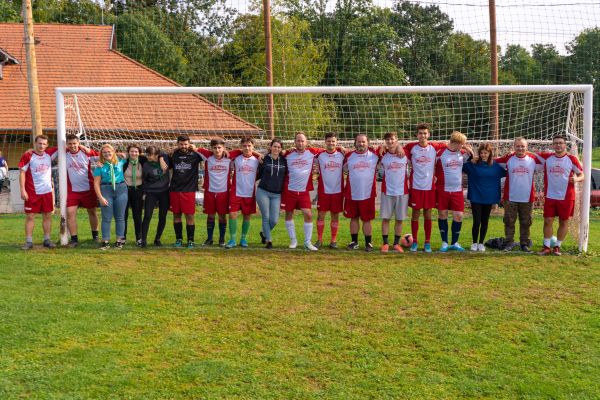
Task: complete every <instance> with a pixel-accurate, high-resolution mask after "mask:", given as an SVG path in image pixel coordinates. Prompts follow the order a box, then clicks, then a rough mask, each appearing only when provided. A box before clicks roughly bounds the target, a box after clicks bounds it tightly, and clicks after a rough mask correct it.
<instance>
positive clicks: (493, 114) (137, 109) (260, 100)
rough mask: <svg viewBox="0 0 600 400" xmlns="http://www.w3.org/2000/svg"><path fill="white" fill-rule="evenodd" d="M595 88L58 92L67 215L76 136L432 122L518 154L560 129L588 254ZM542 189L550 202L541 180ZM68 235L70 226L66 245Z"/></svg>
mask: <svg viewBox="0 0 600 400" xmlns="http://www.w3.org/2000/svg"><path fill="white" fill-rule="evenodd" d="M592 91H593V87H592V86H591V85H558V86H517V85H515V86H422V87H415V86H375V87H359V86H351V87H187V88H186V87H87V88H85V87H80V88H57V89H56V112H57V117H56V119H57V138H58V146H59V149H60V152H59V192H60V209H61V216H62V218H63V219H64V218H65V217H66V192H67V182H66V163H65V157H64V154H65V137H66V135H67V134H69V133H74V134H76V135H77V136H79V137H80V139H81V141H82V142H83V143H84V144H86V145H88V146H90V147H92V148H95V149H98V148H99V147H100V145H101V144H103V143H111V144H113V145H114V147H115V148H117V150H118V151H125V149H126V147H127V146H128V145H130V144H137V145H139V146H140V147H142V148H144V147H145V146H147V145H150V144H154V145H158V146H159V147H162V148H165V149H167V148H171V147H173V146H174V145H175V141H176V138H177V136H179V135H182V134H185V135H188V136H189V137H190V139H191V141H192V142H193V143H195V144H196V145H199V146H208V143H209V142H210V140H211V138H215V137H222V138H224V139H225V140H226V142H227V143H228V145H229V146H231V147H234V146H236V144H237V143H238V142H239V139H240V138H241V137H244V136H251V137H253V138H254V139H255V141H256V143H257V148H259V149H261V148H263V149H264V148H265V147H266V145H267V144H268V143H269V141H270V139H271V138H272V137H277V138H280V139H283V140H284V141H285V140H287V141H289V142H290V143H291V142H292V141H293V138H294V136H295V133H296V132H298V131H302V132H304V133H305V134H306V135H307V137H308V138H309V140H310V141H311V142H312V143H313V144H315V145H320V144H322V139H323V136H324V134H325V133H327V132H336V133H337V134H338V137H339V138H340V139H341V141H342V143H344V144H345V145H347V146H351V145H352V139H353V137H354V135H355V134H356V133H366V134H367V135H368V136H369V138H370V140H371V141H372V142H374V143H377V142H378V141H381V139H382V138H383V135H384V134H385V133H386V132H397V134H398V138H399V139H400V141H401V142H409V141H414V140H415V126H416V124H417V123H420V122H427V123H429V124H430V126H431V138H430V139H431V140H434V141H445V140H447V138H448V137H449V135H450V133H451V132H452V131H455V130H458V131H461V132H463V133H465V134H466V135H467V137H468V139H469V141H470V142H471V143H472V144H473V146H474V147H475V146H477V145H478V144H479V143H480V142H483V141H491V142H493V144H494V146H495V147H496V149H497V152H498V154H504V153H506V152H508V151H510V149H511V148H512V142H513V141H514V139H515V138H517V137H524V138H525V139H527V140H528V142H529V149H530V151H538V150H547V149H549V148H550V143H551V141H552V137H553V136H554V135H556V134H558V133H561V134H565V135H566V136H567V137H568V138H569V142H570V151H571V152H572V153H574V154H577V155H578V156H579V157H580V158H581V159H582V162H583V165H584V173H585V181H584V182H583V184H579V185H578V187H577V193H578V198H577V203H576V211H575V212H576V216H575V219H574V222H573V223H571V226H572V228H574V229H575V230H576V232H572V234H574V235H575V236H576V237H578V242H579V249H580V251H587V243H588V229H589V228H588V227H589V206H590V201H589V199H590V170H591V151H592ZM538 175H540V174H538ZM536 192H538V193H539V194H540V195H538V196H536V201H538V202H542V201H543V178H542V177H541V176H539V177H538V178H537V181H536ZM540 218H541V217H540ZM67 240H68V235H67V232H66V229H61V242H62V243H63V244H66V243H67Z"/></svg>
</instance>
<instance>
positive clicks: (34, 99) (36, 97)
mask: <svg viewBox="0 0 600 400" xmlns="http://www.w3.org/2000/svg"><path fill="white" fill-rule="evenodd" d="M23 20H24V24H25V37H24V43H25V57H26V59H27V82H28V84H29V108H30V109H31V143H33V142H34V141H35V137H36V136H39V135H41V134H42V112H41V110H40V88H39V86H38V77H37V62H36V58H35V37H34V36H33V12H32V9H31V0H24V1H23Z"/></svg>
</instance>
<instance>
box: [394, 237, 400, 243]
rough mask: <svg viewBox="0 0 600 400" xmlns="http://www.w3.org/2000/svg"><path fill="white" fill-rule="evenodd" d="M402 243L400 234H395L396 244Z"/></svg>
mask: <svg viewBox="0 0 600 400" xmlns="http://www.w3.org/2000/svg"><path fill="white" fill-rule="evenodd" d="M398 243H400V235H394V244H395V245H396V244H398Z"/></svg>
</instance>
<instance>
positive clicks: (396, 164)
mask: <svg viewBox="0 0 600 400" xmlns="http://www.w3.org/2000/svg"><path fill="white" fill-rule="evenodd" d="M403 169H406V163H400V162H397V161H392V162H391V163H390V164H389V165H388V166H387V168H386V169H385V170H386V171H400V170H403Z"/></svg>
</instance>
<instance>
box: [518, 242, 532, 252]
mask: <svg viewBox="0 0 600 400" xmlns="http://www.w3.org/2000/svg"><path fill="white" fill-rule="evenodd" d="M521 251H522V252H523V253H531V252H532V251H531V249H530V248H529V246H528V245H526V244H522V245H521Z"/></svg>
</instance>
